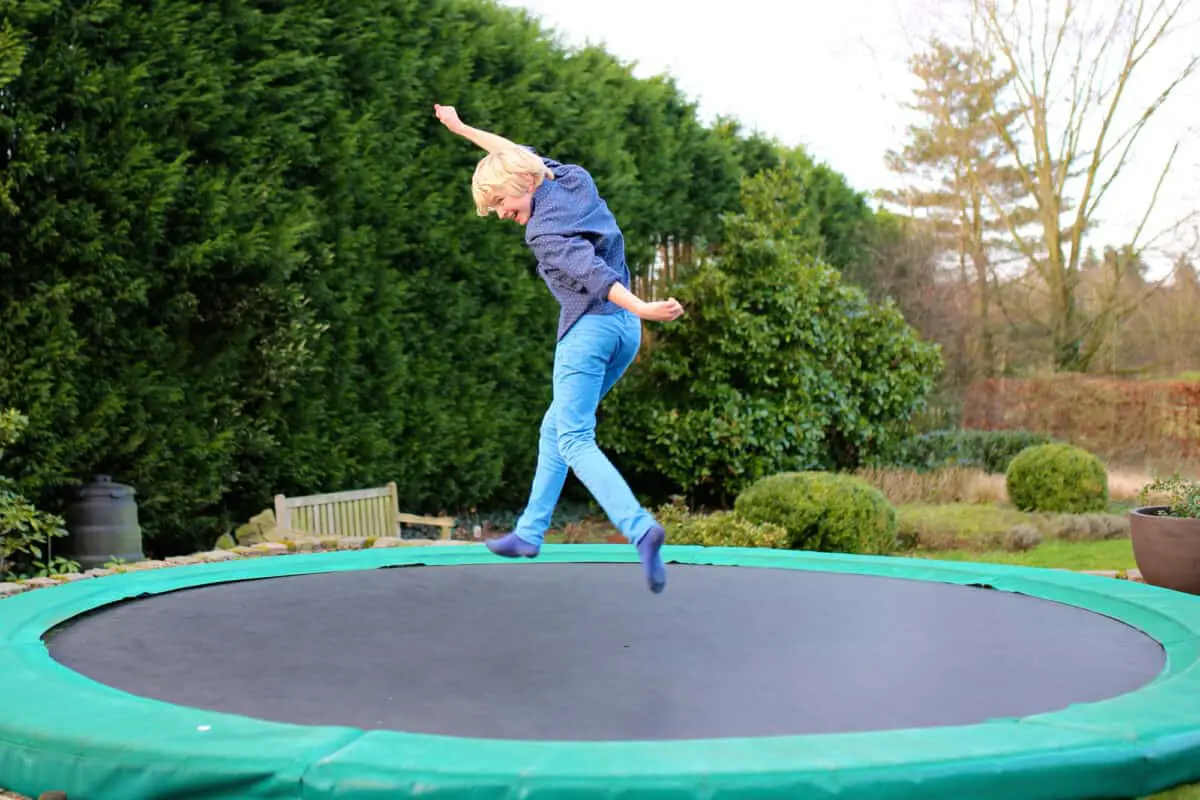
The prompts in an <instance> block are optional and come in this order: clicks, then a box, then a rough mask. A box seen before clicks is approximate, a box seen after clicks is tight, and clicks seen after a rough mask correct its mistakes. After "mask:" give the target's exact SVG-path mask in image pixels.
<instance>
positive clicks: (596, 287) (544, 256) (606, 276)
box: [529, 233, 620, 300]
mask: <svg viewBox="0 0 1200 800" xmlns="http://www.w3.org/2000/svg"><path fill="white" fill-rule="evenodd" d="M529 244H530V247H531V248H532V249H533V253H534V255H535V256H537V260H538V262H539V264H540V265H541V267H542V270H543V272H544V274H545V275H546V277H547V279H549V280H552V281H554V282H555V283H557V284H558V285H559V286H562V287H564V288H567V289H569V290H571V291H574V292H579V293H580V294H583V295H588V296H591V297H597V298H599V299H601V300H607V299H608V293H609V291H611V290H612V287H613V284H614V283H618V282H619V281H620V276H619V275H617V273H616V271H614V270H613V268H612V267H610V266H608V264H606V263H605V262H604V259H602V258H600V257H599V256H598V255H596V248H594V247H593V246H592V243H591V242H589V241H588V240H587V239H585V238H584V237H582V236H563V235H560V234H554V233H546V234H542V235H540V236H536V237H534V238H533V240H532V241H531V242H530V243H529Z"/></svg>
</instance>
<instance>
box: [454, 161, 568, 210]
mask: <svg viewBox="0 0 1200 800" xmlns="http://www.w3.org/2000/svg"><path fill="white" fill-rule="evenodd" d="M544 180H550V181H552V180H554V173H553V172H551V171H550V169H549V167H547V166H546V165H545V163H544V162H543V161H542V160H541V159H540V158H538V157H537V156H536V155H534V154H533V153H531V152H530V151H528V150H526V149H524V148H521V147H518V148H516V149H513V148H506V149H504V150H497V151H496V152H494V153H489V154H488V155H486V156H484V157H483V158H482V159H480V161H479V164H478V166H476V167H475V175H474V176H473V177H472V178H471V194H472V196H473V197H474V198H475V211H476V212H477V213H478V214H479V216H481V217H486V216H487V215H488V214H489V213H491V211H492V210H493V209H494V208H495V207H496V206H497V205H499V204H500V202H501V201H502V200H503V199H504V197H505V195H507V196H509V197H518V196H519V195H521V194H523V193H524V192H526V191H532V190H534V189H536V188H538V187H539V186H541V185H542V181H544Z"/></svg>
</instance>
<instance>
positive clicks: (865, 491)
mask: <svg viewBox="0 0 1200 800" xmlns="http://www.w3.org/2000/svg"><path fill="white" fill-rule="evenodd" d="M734 510H735V511H736V512H737V513H738V514H740V515H742V516H743V517H745V518H746V519H748V520H750V521H752V522H762V523H771V524H774V525H779V526H781V527H782V528H784V529H785V530H786V531H787V533H788V545H789V546H790V547H791V548H793V549H796V550H819V551H826V552H840V553H887V552H891V551H893V550H894V549H895V548H896V545H897V538H896V531H897V521H896V509H895V508H894V507H893V506H892V504H891V503H889V502H888V500H887V498H886V497H884V496H883V493H882V492H880V491H879V490H878V489H876V488H875V487H873V486H871V485H870V484H869V483H867V482H866V481H864V480H862V479H861V478H858V477H855V476H853V475H845V474H837V473H829V472H784V473H779V474H777V475H772V476H770V477H767V478H763V479H761V480H759V481H756V482H755V483H753V484H751V485H750V486H748V487H747V488H746V489H745V490H744V491H743V492H742V493H741V494H740V495H738V498H737V500H736V501H735V503H734Z"/></svg>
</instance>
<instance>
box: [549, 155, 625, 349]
mask: <svg viewBox="0 0 1200 800" xmlns="http://www.w3.org/2000/svg"><path fill="white" fill-rule="evenodd" d="M528 149H529V150H530V151H531V152H536V151H534V150H533V148H528ZM541 159H542V162H543V163H544V164H545V165H546V166H547V167H549V168H550V170H551V171H552V172H553V173H554V180H552V181H551V180H547V181H543V182H542V185H541V186H539V187H538V188H537V190H536V191H535V192H534V193H533V213H532V214H531V215H530V218H529V222H527V223H526V224H525V242H526V243H527V244H528V245H529V247H530V248H531V249H532V250H533V254H534V256H536V257H537V260H538V274H539V275H540V276H541V277H542V280H543V281H545V282H546V285H547V286H548V287H550V292H551V294H553V295H554V298H555V299H556V300H558V304H559V306H560V307H561V312H560V314H559V319H558V337H557V338H558V339H559V340H561V339H562V337H564V336H566V335H567V332H568V331H569V330H570V329H571V326H573V325H574V324H575V323H576V322H577V321H579V318H580V317H582V316H583V315H584V314H614V313H616V312H619V311H621V310H622V309H621V307H620V306H618V305H617V304H616V303H614V302H612V301H611V300H608V299H606V298H607V297H608V292H609V290H610V289H611V288H612V285H613V284H614V283H621V284H622V285H624V286H625V287H626V288H628V287H629V284H630V277H629V266H628V265H627V264H626V263H625V237H624V235H623V234H622V233H621V229H620V227H618V225H617V221H616V219H615V218H614V217H613V214H612V212H611V211H609V209H608V204H607V203H605V202H604V198H602V197H600V193H599V192H598V191H597V189H596V183H595V181H593V180H592V176H591V175H589V174H588V172H587V170H585V169H583V168H582V167H579V166H576V165H574V164H561V163H559V162H557V161H555V160H554V159H550V158H546V157H544V156H541Z"/></svg>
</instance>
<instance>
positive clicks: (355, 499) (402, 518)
mask: <svg viewBox="0 0 1200 800" xmlns="http://www.w3.org/2000/svg"><path fill="white" fill-rule="evenodd" d="M401 523H405V524H410V525H428V526H431V527H436V528H440V529H441V538H442V539H449V538H450V537H451V532H452V531H453V529H454V519H453V517H424V516H419V515H415V514H401V513H400V506H399V495H398V493H397V491H396V484H395V482H394V481H393V482H389V483H388V484H387V485H386V486H376V487H373V488H370V489H351V490H349V491H344V492H330V493H328V494H313V495H307V496H305V497H285V496H283V495H281V494H280V495H275V524H276V525H277V526H278V527H279V528H280V529H281V530H291V531H303V532H305V533H308V534H310V535H312V536H341V537H361V538H372V539H378V538H381V537H385V536H399V535H400V529H399V526H400V524H401Z"/></svg>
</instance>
